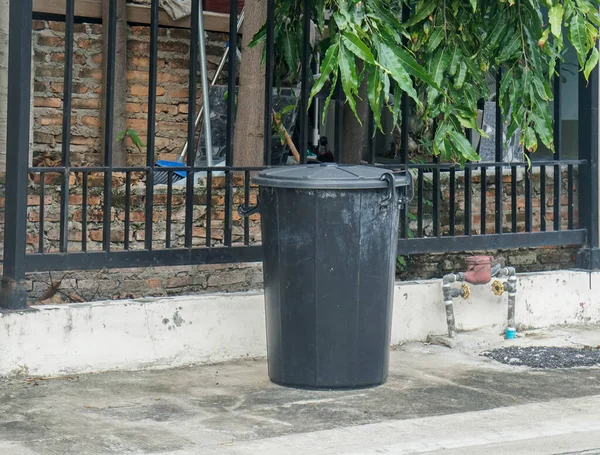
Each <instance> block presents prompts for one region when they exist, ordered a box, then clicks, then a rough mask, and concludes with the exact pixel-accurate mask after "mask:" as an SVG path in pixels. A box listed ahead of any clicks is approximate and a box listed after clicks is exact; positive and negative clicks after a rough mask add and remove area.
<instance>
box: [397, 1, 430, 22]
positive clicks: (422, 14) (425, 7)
mask: <svg viewBox="0 0 600 455" xmlns="http://www.w3.org/2000/svg"><path fill="white" fill-rule="evenodd" d="M417 5H418V8H417V11H416V12H415V14H414V15H413V16H411V17H410V18H409V19H408V21H406V22H405V23H404V25H405V26H406V27H412V26H413V25H416V24H418V23H419V22H421V21H423V20H424V19H427V18H428V17H429V16H430V15H431V13H433V11H434V10H435V8H436V7H437V6H438V1H437V0H429V1H428V2H419V3H418V4H417Z"/></svg>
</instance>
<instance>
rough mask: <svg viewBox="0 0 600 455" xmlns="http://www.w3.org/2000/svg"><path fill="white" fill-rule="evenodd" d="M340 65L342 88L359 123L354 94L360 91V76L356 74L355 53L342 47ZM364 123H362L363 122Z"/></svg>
mask: <svg viewBox="0 0 600 455" xmlns="http://www.w3.org/2000/svg"><path fill="white" fill-rule="evenodd" d="M339 56H340V58H339V61H338V65H339V67H340V76H341V78H342V88H343V89H344V93H345V94H346V102H347V103H348V105H349V106H350V109H352V112H354V115H355V116H356V119H357V120H358V122H359V123H361V121H360V117H359V116H358V113H357V112H356V100H355V99H354V96H355V95H356V94H357V93H358V85H359V82H358V77H357V75H356V61H355V60H354V55H353V54H352V53H350V51H349V50H348V49H346V48H345V47H342V48H341V50H340V53H339ZM361 124H362V123H361Z"/></svg>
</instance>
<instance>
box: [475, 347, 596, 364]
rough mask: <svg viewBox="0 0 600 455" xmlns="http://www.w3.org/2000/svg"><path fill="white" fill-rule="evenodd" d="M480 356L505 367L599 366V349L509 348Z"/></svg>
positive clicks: (486, 352) (487, 352)
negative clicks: (505, 365)
mask: <svg viewBox="0 0 600 455" xmlns="http://www.w3.org/2000/svg"><path fill="white" fill-rule="evenodd" d="M480 355H482V356H485V357H489V358H491V359H494V360H496V361H498V362H500V363H504V364H507V365H523V366H527V367H531V368H540V369H555V368H577V367H594V366H600V349H598V348H567V347H552V346H527V347H518V346H510V347H505V348H499V349H492V350H489V351H484V352H482V353H481V354H480Z"/></svg>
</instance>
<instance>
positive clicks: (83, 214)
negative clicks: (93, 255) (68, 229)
mask: <svg viewBox="0 0 600 455" xmlns="http://www.w3.org/2000/svg"><path fill="white" fill-rule="evenodd" d="M81 177H82V178H81V180H82V183H81V184H82V185H83V189H82V190H81V197H82V198H83V200H82V201H81V251H83V252H86V251H87V218H88V216H87V212H88V173H87V172H82V175H81Z"/></svg>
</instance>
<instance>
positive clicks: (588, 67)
mask: <svg viewBox="0 0 600 455" xmlns="http://www.w3.org/2000/svg"><path fill="white" fill-rule="evenodd" d="M597 64H598V48H597V47H596V46H594V48H593V49H592V52H591V54H590V56H589V57H588V59H587V62H585V67H584V69H583V75H584V76H585V80H586V81H587V80H589V78H590V73H591V72H592V70H593V69H594V68H595V67H596V65H597Z"/></svg>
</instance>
